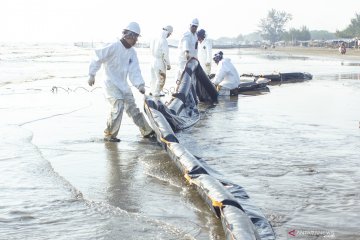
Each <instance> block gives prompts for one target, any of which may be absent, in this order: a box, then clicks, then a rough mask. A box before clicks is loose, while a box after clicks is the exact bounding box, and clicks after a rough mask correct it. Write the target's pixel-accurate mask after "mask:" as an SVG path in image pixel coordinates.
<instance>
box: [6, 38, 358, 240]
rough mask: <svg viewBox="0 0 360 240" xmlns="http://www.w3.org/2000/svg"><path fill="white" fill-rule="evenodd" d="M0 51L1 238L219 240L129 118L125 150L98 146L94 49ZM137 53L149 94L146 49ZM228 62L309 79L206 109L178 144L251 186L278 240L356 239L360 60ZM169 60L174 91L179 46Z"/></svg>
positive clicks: (257, 54)
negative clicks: (91, 74) (310, 238)
mask: <svg viewBox="0 0 360 240" xmlns="http://www.w3.org/2000/svg"><path fill="white" fill-rule="evenodd" d="M0 47H1V48H0V68H1V71H0V116H1V117H0V136H1V137H0V239H224V234H223V230H222V226H221V223H220V221H219V219H217V218H216V217H215V216H214V215H213V213H212V212H210V210H209V209H208V207H207V205H206V204H205V203H204V202H203V201H202V200H201V198H200V196H199V195H198V193H197V192H196V191H195V189H193V188H192V187H191V186H188V185H187V184H186V183H185V181H184V178H183V176H181V174H180V172H179V171H178V170H177V168H176V167H175V165H174V164H173V163H172V161H171V159H170V158H169V157H168V156H167V154H166V153H165V152H164V151H163V150H162V149H161V147H160V146H159V145H158V144H157V143H156V142H153V141H149V140H147V139H142V137H141V136H140V133H139V131H138V130H137V129H136V127H135V126H134V124H133V123H132V122H131V121H130V119H129V118H128V117H127V116H124V120H123V124H122V127H121V130H120V133H119V137H120V138H121V140H122V141H121V142H120V143H118V144H113V143H104V142H103V141H102V132H103V128H104V127H105V122H106V118H107V113H108V106H107V104H106V102H105V100H104V98H103V95H102V89H101V84H100V81H101V77H102V72H100V73H99V74H98V76H97V81H96V84H95V86H94V87H92V88H91V87H89V86H87V71H88V64H89V60H90V56H91V54H92V49H90V48H79V47H75V46H73V45H72V44H58V43H51V44H50V43H49V44H43V43H41V44H8V43H2V44H0ZM137 51H138V56H139V60H140V64H141V69H142V73H143V76H144V79H145V81H146V85H147V86H149V83H150V61H151V58H150V55H149V50H148V49H137ZM224 53H225V56H227V57H229V58H231V59H232V61H233V62H234V64H235V65H236V67H237V69H238V70H239V73H240V74H241V73H254V74H268V73H272V72H274V71H277V72H309V73H311V74H313V76H314V78H313V80H311V81H307V82H302V83H293V84H281V85H275V86H270V92H269V93H266V94H261V95H256V96H253V95H239V96H238V97H222V98H220V99H219V103H218V104H217V105H215V106H208V105H206V104H201V105H200V110H201V112H202V117H201V121H200V122H199V123H198V124H196V125H195V126H194V127H192V128H191V129H188V130H186V131H183V132H180V133H179V137H180V140H181V142H182V143H183V144H184V145H185V146H186V147H187V148H188V149H189V150H190V151H191V152H192V153H193V154H194V155H197V156H201V157H203V158H205V159H207V162H208V163H209V164H210V165H211V166H212V167H213V168H214V169H216V170H218V171H219V172H221V173H222V174H223V175H224V176H225V177H226V178H227V179H229V180H231V181H233V182H235V183H237V184H239V185H241V186H242V187H244V188H245V190H246V191H247V193H248V195H249V196H250V198H251V200H252V201H253V202H254V203H255V204H256V205H257V206H258V207H259V208H261V210H262V211H263V213H264V214H265V216H266V217H267V218H268V219H269V220H270V222H271V224H272V225H273V227H274V230H275V232H276V235H277V239H290V238H289V237H291V236H290V235H289V232H291V231H292V230H296V231H298V232H301V231H303V233H304V234H305V235H306V233H307V232H306V231H313V232H323V233H326V234H328V235H327V236H328V239H346V240H350V239H359V238H360V232H359V229H358V226H359V225H360V220H359V212H360V194H359V189H360V167H359V157H358V152H359V149H360V105H359V103H360V67H359V62H360V60H359V61H356V60H344V59H336V58H323V57H304V56H292V55H285V54H279V53H274V52H271V51H270V52H266V51H260V50H246V49H227V50H224ZM334 54H337V53H334ZM170 56H171V61H172V63H173V64H172V66H173V68H172V70H171V71H170V72H169V73H168V80H167V82H166V85H165V88H166V90H168V91H169V92H170V91H171V90H172V89H173V87H174V86H175V80H174V77H175V75H176V74H175V73H176V64H175V63H176V50H175V49H171V50H170ZM214 68H215V66H213V69H214ZM133 91H134V94H135V97H136V100H137V103H138V105H139V107H140V108H141V109H142V95H141V94H139V93H138V92H137V90H136V89H133ZM167 97H169V96H167ZM303 239H306V238H305V236H304V238H303Z"/></svg>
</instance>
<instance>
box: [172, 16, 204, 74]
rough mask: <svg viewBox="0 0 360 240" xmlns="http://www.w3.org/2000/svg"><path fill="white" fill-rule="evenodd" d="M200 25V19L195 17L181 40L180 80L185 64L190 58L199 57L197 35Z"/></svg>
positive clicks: (179, 47)
mask: <svg viewBox="0 0 360 240" xmlns="http://www.w3.org/2000/svg"><path fill="white" fill-rule="evenodd" d="M198 26H199V20H198V19H197V18H194V19H193V20H192V22H191V23H190V27H189V31H187V32H186V33H184V34H183V36H182V38H181V40H180V42H179V46H178V49H179V62H178V68H179V69H178V74H177V80H180V78H181V74H182V72H183V71H184V68H185V65H186V63H187V61H188V60H189V59H190V58H193V57H195V58H197V48H198V46H197V45H198V41H197V37H196V30H197V28H198Z"/></svg>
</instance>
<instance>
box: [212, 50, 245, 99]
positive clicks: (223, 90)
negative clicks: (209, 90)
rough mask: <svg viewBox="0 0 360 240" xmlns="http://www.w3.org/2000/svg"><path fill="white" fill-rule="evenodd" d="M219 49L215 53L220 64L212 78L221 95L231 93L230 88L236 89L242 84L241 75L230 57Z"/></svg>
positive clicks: (215, 58)
mask: <svg viewBox="0 0 360 240" xmlns="http://www.w3.org/2000/svg"><path fill="white" fill-rule="evenodd" d="M223 55H224V54H223V52H222V51H219V52H218V53H216V54H215V55H214V58H213V60H214V62H215V63H216V64H217V65H218V68H217V71H216V74H215V77H214V78H213V79H212V80H211V81H212V83H213V84H214V85H215V86H216V90H217V91H218V93H219V95H227V96H229V95H230V90H233V89H236V88H238V87H239V84H240V76H239V73H238V71H237V70H236V68H235V66H234V65H233V64H232V62H231V61H230V59H229V58H224V57H223Z"/></svg>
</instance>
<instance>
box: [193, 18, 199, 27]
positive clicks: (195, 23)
mask: <svg viewBox="0 0 360 240" xmlns="http://www.w3.org/2000/svg"><path fill="white" fill-rule="evenodd" d="M191 26H199V20H198V19H197V18H194V19H193V20H192V22H191Z"/></svg>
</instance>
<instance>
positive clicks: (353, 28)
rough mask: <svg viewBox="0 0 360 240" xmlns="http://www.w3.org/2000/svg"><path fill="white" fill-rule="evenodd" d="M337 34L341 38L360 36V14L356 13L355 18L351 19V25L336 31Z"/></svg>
mask: <svg viewBox="0 0 360 240" xmlns="http://www.w3.org/2000/svg"><path fill="white" fill-rule="evenodd" d="M335 34H336V36H337V37H340V38H355V37H360V14H357V13H356V14H355V18H353V19H351V23H350V25H349V26H348V27H347V28H346V29H344V30H342V31H336V33H335Z"/></svg>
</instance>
